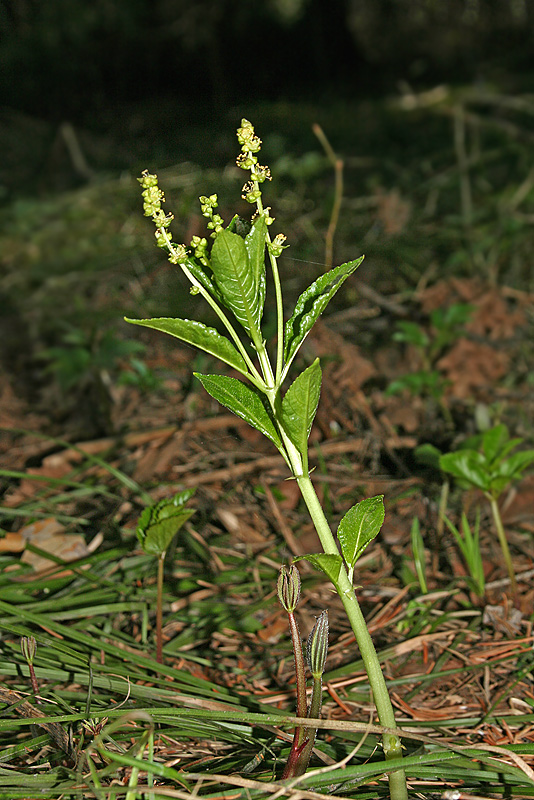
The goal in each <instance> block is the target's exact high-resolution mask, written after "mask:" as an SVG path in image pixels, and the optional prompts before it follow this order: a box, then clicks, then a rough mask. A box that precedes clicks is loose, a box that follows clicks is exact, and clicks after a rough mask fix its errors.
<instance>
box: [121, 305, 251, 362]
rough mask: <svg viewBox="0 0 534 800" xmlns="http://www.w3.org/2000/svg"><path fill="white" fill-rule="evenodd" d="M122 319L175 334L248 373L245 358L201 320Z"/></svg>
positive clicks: (178, 337)
mask: <svg viewBox="0 0 534 800" xmlns="http://www.w3.org/2000/svg"><path fill="white" fill-rule="evenodd" d="M124 319H125V320H126V322H131V323H133V324H134V325H142V326H143V327H145V328H153V329H154V330H156V331H163V332H164V333H169V334H170V335H171V336H176V338H177V339H181V340H182V341H183V342H187V343H188V344H193V345H195V347H199V348H200V349H201V350H204V352H205V353H210V355H212V356H216V357H217V358H220V359H221V361H224V362H225V364H228V365H229V366H231V367H234V368H235V369H237V370H239V372H242V373H243V375H247V374H248V370H247V365H246V363H245V360H244V358H243V357H242V356H241V354H240V353H239V352H238V351H237V350H236V349H235V347H234V346H233V344H232V343H231V342H230V341H229V340H228V339H227V338H226V337H225V336H222V335H221V334H220V333H219V332H218V331H216V330H215V328H208V326H207V325H204V323H202V322H197V321H196V320H192V319H173V318H172V317H158V318H156V319H128V318H127V317H125V318H124Z"/></svg>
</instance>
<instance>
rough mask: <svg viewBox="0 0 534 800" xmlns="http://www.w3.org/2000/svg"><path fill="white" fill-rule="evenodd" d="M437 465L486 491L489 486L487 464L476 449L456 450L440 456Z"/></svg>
mask: <svg viewBox="0 0 534 800" xmlns="http://www.w3.org/2000/svg"><path fill="white" fill-rule="evenodd" d="M439 465H440V467H441V469H442V470H443V472H449V473H450V474H451V475H454V477H455V478H459V479H460V480H463V481H466V482H467V483H468V484H470V485H471V486H476V487H477V488H478V489H482V490H483V491H485V492H487V491H488V489H489V486H490V477H491V476H490V474H489V472H488V465H487V462H486V459H485V458H484V456H483V455H482V453H477V451H476V450H457V451H456V452H455V453H446V454H445V455H444V456H441V458H440V460H439Z"/></svg>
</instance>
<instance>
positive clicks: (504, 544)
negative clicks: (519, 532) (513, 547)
mask: <svg viewBox="0 0 534 800" xmlns="http://www.w3.org/2000/svg"><path fill="white" fill-rule="evenodd" d="M487 497H488V499H489V501H490V504H491V513H492V514H493V520H494V522H495V527H496V528H497V536H498V537H499V542H500V545H501V550H502V554H503V556H504V563H505V564H506V569H507V570H508V576H509V578H510V588H511V590H512V597H513V598H514V599H515V598H516V597H517V582H516V579H515V571H514V565H513V563H512V556H511V555H510V548H509V547H508V540H507V538H506V533H505V531H504V526H503V524H502V519H501V512H500V511H499V504H498V502H497V498H496V497H494V496H493V495H492V494H488V495H487Z"/></svg>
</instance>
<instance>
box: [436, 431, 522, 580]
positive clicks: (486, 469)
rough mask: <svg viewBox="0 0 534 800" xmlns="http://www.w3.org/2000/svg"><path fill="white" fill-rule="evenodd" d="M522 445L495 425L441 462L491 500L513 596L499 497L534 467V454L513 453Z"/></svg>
mask: <svg viewBox="0 0 534 800" xmlns="http://www.w3.org/2000/svg"><path fill="white" fill-rule="evenodd" d="M522 442H523V439H521V438H515V439H511V438H510V434H509V432H508V428H507V427H506V425H495V426H494V427H493V428H490V429H489V430H487V431H485V432H484V433H483V434H479V435H477V436H476V437H473V438H471V439H469V440H467V441H466V442H465V446H464V447H462V448H461V449H460V450H457V451H456V452H454V453H446V454H445V455H443V456H441V457H440V459H439V465H440V467H441V469H442V470H443V471H444V472H448V473H450V474H451V475H454V477H455V478H456V479H457V480H458V481H459V482H460V484H461V485H463V486H474V487H476V488H477V489H481V490H482V491H483V492H484V494H485V496H486V497H487V499H488V500H489V502H490V506H491V512H492V515H493V520H494V522H495V528H496V529H497V536H498V537H499V543H500V545H501V549H502V553H503V556H504V561H505V564H506V569H507V570H508V575H509V578H510V584H511V589H512V594H513V595H514V596H515V595H516V593H517V585H516V577H515V572H514V566H513V564H512V557H511V555H510V549H509V547H508V541H507V539H506V533H505V530H504V526H503V523H502V518H501V512H500V510H499V497H500V496H501V494H502V493H503V492H504V490H505V489H506V488H507V487H508V486H509V485H510V484H511V483H512V482H513V481H516V480H518V479H519V478H520V477H521V476H522V474H523V472H524V471H525V469H527V468H528V467H529V466H531V465H532V464H534V450H520V451H519V452H516V453H512V450H515V448H516V447H517V446H518V445H520V444H521V443H522Z"/></svg>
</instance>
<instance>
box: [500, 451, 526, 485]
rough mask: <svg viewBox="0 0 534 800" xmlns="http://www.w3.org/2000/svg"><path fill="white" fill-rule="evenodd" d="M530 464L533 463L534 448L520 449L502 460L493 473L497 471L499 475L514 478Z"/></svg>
mask: <svg viewBox="0 0 534 800" xmlns="http://www.w3.org/2000/svg"><path fill="white" fill-rule="evenodd" d="M531 464H534V450H521V451H520V452H519V453H514V454H513V455H512V456H510V458H507V459H506V460H504V461H502V462H501V463H500V464H499V465H498V467H497V468H496V470H495V471H494V474H495V473H497V475H498V476H499V477H506V478H508V479H509V480H515V479H516V478H519V477H520V476H521V473H522V472H523V471H524V470H525V469H527V467H529V466H530V465H531Z"/></svg>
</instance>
